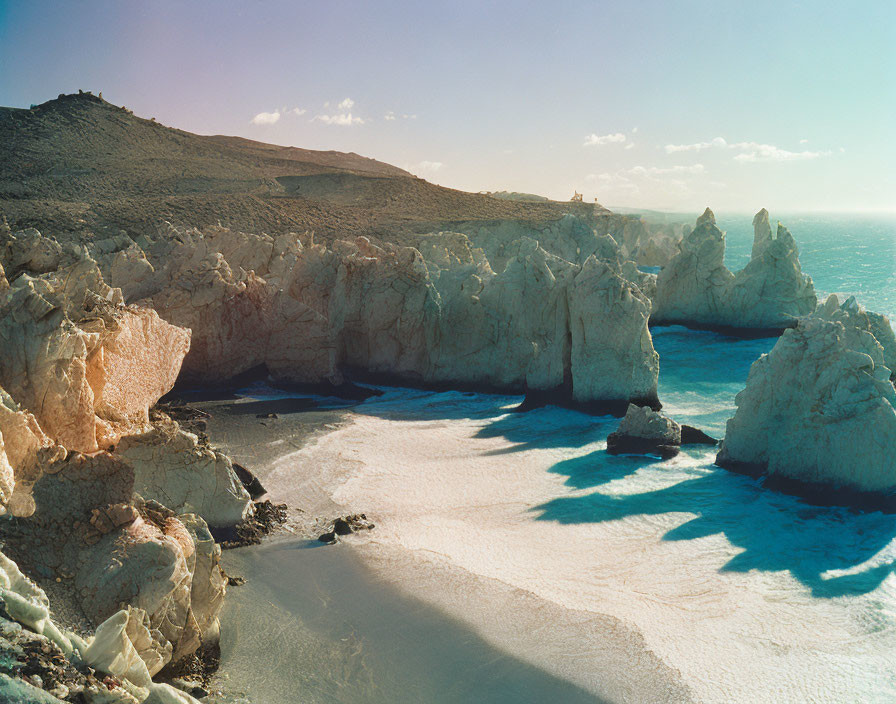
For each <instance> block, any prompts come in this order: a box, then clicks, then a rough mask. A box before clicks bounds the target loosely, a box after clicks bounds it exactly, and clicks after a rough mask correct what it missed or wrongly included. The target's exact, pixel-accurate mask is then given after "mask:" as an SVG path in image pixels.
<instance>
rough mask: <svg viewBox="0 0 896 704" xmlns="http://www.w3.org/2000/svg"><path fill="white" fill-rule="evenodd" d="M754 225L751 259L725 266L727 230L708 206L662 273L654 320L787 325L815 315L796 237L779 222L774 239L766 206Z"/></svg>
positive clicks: (742, 325) (730, 325)
mask: <svg viewBox="0 0 896 704" xmlns="http://www.w3.org/2000/svg"><path fill="white" fill-rule="evenodd" d="M753 224H754V230H755V235H754V243H753V256H752V259H751V260H750V262H749V264H747V266H746V267H745V268H744V269H743V270H742V271H739V272H738V273H737V274H736V275H735V274H732V273H731V272H730V271H729V270H728V268H727V267H726V266H725V264H724V258H725V233H723V232H722V231H721V230H720V229H719V228H718V227H717V226H716V222H715V216H714V215H713V213H712V211H711V210H710V209H709V208H707V209H706V211H705V212H704V213H703V215H701V216H700V217H699V218H698V219H697V225H696V227H695V228H694V229H693V230H692V231H691V233H690V234H689V235H687V236H686V237H685V238H684V239H683V240H682V242H681V244H680V252H679V253H678V255H677V256H676V257H675V258H673V259H672V261H670V262H669V264H668V265H667V266H666V267H664V268H663V269H662V271H660V273H659V275H658V276H657V281H656V296H655V299H654V308H653V313H652V314H651V322H653V323H660V324H673V323H679V324H685V325H689V324H690V325H696V326H709V327H724V328H771V329H783V328H786V327H789V326H792V325H794V324H795V321H796V319H797V318H799V317H800V316H804V315H808V314H809V313H811V312H812V311H813V310H814V309H815V305H816V296H815V289H814V286H813V285H812V280H811V279H810V278H809V277H808V276H805V275H803V273H802V271H801V270H800V264H799V252H798V250H797V247H796V242H795V241H794V239H793V236H792V235H791V234H790V232H788V231H787V229H786V228H785V227H783V226H782V225H780V224H779V225H778V231H777V235H776V236H775V237H774V238H773V237H772V236H771V228H770V227H769V225H768V213H767V212H766V211H765V210H763V211H760V213H758V214H757V215H756V217H755V218H754V221H753Z"/></svg>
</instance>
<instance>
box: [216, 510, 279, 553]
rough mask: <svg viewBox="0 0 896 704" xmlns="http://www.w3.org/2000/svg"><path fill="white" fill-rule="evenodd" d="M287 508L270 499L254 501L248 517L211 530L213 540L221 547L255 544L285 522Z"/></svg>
mask: <svg viewBox="0 0 896 704" xmlns="http://www.w3.org/2000/svg"><path fill="white" fill-rule="evenodd" d="M287 516H288V508H287V506H286V504H275V503H272V502H271V501H256V502H255V503H254V511H253V514H252V516H251V517H250V518H248V519H247V520H245V521H244V522H242V523H239V524H238V525H236V526H232V527H229V528H224V529H221V530H214V531H212V532H213V534H214V536H215V540H217V541H218V543H219V544H220V545H221V547H222V548H239V547H244V546H246V545H257V544H258V543H260V542H261V540H262V538H264V537H265V536H266V535H270V534H271V533H273V532H274V531H275V530H277V528H279V527H280V526H281V525H283V524H284V523H286V519H287Z"/></svg>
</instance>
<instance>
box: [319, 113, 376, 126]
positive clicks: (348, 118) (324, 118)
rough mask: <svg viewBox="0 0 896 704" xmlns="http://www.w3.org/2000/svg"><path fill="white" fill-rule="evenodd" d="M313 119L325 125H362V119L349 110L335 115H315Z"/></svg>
mask: <svg viewBox="0 0 896 704" xmlns="http://www.w3.org/2000/svg"><path fill="white" fill-rule="evenodd" d="M314 119H315V120H320V121H321V122H323V123H324V124H326V125H341V126H342V127H351V126H352V125H363V124H364V120H363V119H362V118H360V117H355V116H354V115H352V114H351V113H350V112H340V113H336V114H335V115H317V116H316V117H315V118H314Z"/></svg>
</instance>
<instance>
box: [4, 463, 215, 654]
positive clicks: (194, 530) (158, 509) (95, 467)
mask: <svg viewBox="0 0 896 704" xmlns="http://www.w3.org/2000/svg"><path fill="white" fill-rule="evenodd" d="M33 496H34V502H35V506H36V510H35V511H34V514H33V515H32V516H31V517H30V518H29V519H27V520H26V521H21V522H20V523H19V524H18V525H17V527H16V530H17V531H18V533H17V534H16V540H15V541H10V545H11V546H14V547H15V550H16V553H17V556H18V558H19V559H21V558H22V557H25V558H26V559H27V561H28V564H30V565H33V566H34V568H35V569H38V570H40V571H41V572H43V573H45V574H48V575H54V574H65V575H69V576H72V577H73V582H72V583H73V585H74V589H75V594H76V598H77V600H78V603H79V605H80V607H81V609H82V610H83V612H84V613H85V615H86V616H87V617H88V618H89V619H90V620H91V621H92V622H93V623H94V624H95V625H99V624H100V623H102V622H103V621H104V620H105V619H107V618H109V617H110V616H112V615H113V614H115V613H116V612H117V611H119V610H120V609H122V608H126V607H127V606H134V607H137V608H140V609H143V610H144V611H145V612H146V613H147V615H148V618H149V624H150V626H151V630H154V631H158V632H159V634H161V638H160V639H157V640H159V648H160V650H159V652H163V651H165V650H166V649H167V651H168V652H169V653H170V655H171V658H173V659H174V660H175V661H176V660H178V659H180V658H182V657H184V656H185V655H188V654H190V653H192V652H193V651H195V650H196V648H198V647H199V645H200V643H201V642H203V641H214V640H215V639H216V638H217V634H218V626H217V614H218V612H219V611H220V608H221V598H222V597H223V593H224V578H223V575H222V574H221V571H220V569H219V568H218V561H219V557H220V548H219V547H218V546H216V545H215V544H214V542H213V541H212V539H211V536H210V533H209V532H208V528H207V527H206V526H205V523H204V522H203V521H202V519H201V518H198V517H196V516H194V515H192V514H186V515H184V516H183V517H182V519H179V518H178V517H177V516H176V515H175V514H174V512H172V511H170V510H168V509H166V508H164V507H163V506H161V505H159V504H157V503H155V502H152V501H147V502H144V501H142V500H140V499H136V500H135V498H134V470H133V469H132V468H131V467H130V466H129V465H128V464H127V463H126V462H124V461H123V460H121V459H119V458H116V457H114V456H113V455H110V454H109V453H105V452H100V453H98V454H95V455H93V456H87V455H83V454H80V453H71V454H70V455H69V456H68V457H67V458H66V459H65V460H64V461H59V462H56V463H54V464H53V465H51V466H50V467H49V468H48V470H47V471H46V472H45V473H44V475H43V476H42V477H41V478H40V479H39V480H38V481H37V482H36V483H35V485H34V490H33ZM166 644H167V645H166Z"/></svg>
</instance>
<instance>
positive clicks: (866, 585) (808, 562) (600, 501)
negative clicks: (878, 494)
mask: <svg viewBox="0 0 896 704" xmlns="http://www.w3.org/2000/svg"><path fill="white" fill-rule="evenodd" d="M709 461H711V459H709ZM644 466H645V462H644V458H634V457H610V456H608V455H606V453H604V452H601V451H598V452H594V453H591V454H589V455H586V456H584V457H579V458H575V459H571V460H566V461H564V462H560V463H558V464H557V465H555V466H554V467H553V468H552V469H551V471H552V472H556V473H558V474H564V475H566V476H567V477H568V479H567V482H566V483H567V484H568V485H570V486H573V487H575V488H576V489H589V488H597V487H599V486H601V485H603V484H606V483H608V482H611V481H613V480H616V479H621V478H623V477H626V476H628V475H630V474H633V473H634V472H635V471H637V470H638V469H639V468H641V467H644ZM534 510H535V511H537V512H538V513H539V516H538V518H539V520H545V521H557V522H559V523H566V524H574V523H597V522H603V521H614V520H619V519H622V518H626V517H628V516H651V515H660V514H664V513H673V512H674V513H678V512H681V513H692V514H695V518H692V519H691V520H690V521H688V522H686V523H684V524H682V525H680V526H678V527H677V528H674V529H673V530H670V531H669V532H667V533H666V534H665V535H664V536H663V539H664V540H693V539H696V538H702V537H705V536H709V535H715V534H722V535H724V536H725V537H726V538H727V539H728V540H729V541H730V542H731V543H732V544H733V545H735V546H737V547H739V548H742V549H743V552H741V553H739V554H738V555H737V556H735V557H733V558H732V559H731V560H729V561H728V562H727V563H726V564H725V565H724V566H722V568H721V571H723V572H724V571H731V572H748V571H750V570H762V571H768V572H775V571H787V572H790V573H791V574H792V575H793V576H794V577H795V578H796V579H798V580H799V581H800V582H801V583H803V584H804V585H805V586H806V587H808V588H809V590H810V591H811V593H812V595H813V596H815V597H818V598H833V597H842V596H850V595H860V594H867V593H869V592H871V591H873V590H874V589H876V588H877V587H878V586H879V585H880V584H881V582H883V580H884V579H886V577H887V575H889V574H890V573H891V572H894V571H896V559H893V558H889V559H883V560H881V558H877V559H875V557H876V556H877V555H878V553H879V552H881V550H883V549H884V548H885V547H887V546H888V545H889V544H890V542H891V541H892V540H893V538H894V537H896V516H894V515H890V514H884V513H881V512H867V513H864V512H860V511H855V510H851V509H848V508H843V507H832V506H812V505H809V504H807V503H805V502H804V501H802V500H800V499H798V498H796V497H792V496H788V495H785V494H780V493H778V492H775V491H772V490H770V489H766V488H764V487H762V486H761V482H760V481H759V480H756V479H751V478H749V477H745V476H741V475H737V474H732V473H731V472H728V471H726V470H723V469H718V468H710V469H706V470H705V472H704V473H701V474H700V475H699V476H696V477H695V478H692V479H684V480H683V481H680V482H678V483H676V484H673V485H671V486H667V487H664V488H662V489H657V490H654V491H646V492H643V493H638V494H627V495H609V494H605V493H602V492H600V491H595V492H593V493H591V494H588V495H586V496H574V497H560V498H557V499H554V500H552V501H549V502H547V503H545V504H543V505H541V506H538V507H536V508H535V509H534ZM838 572H839V574H837V573H838Z"/></svg>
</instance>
